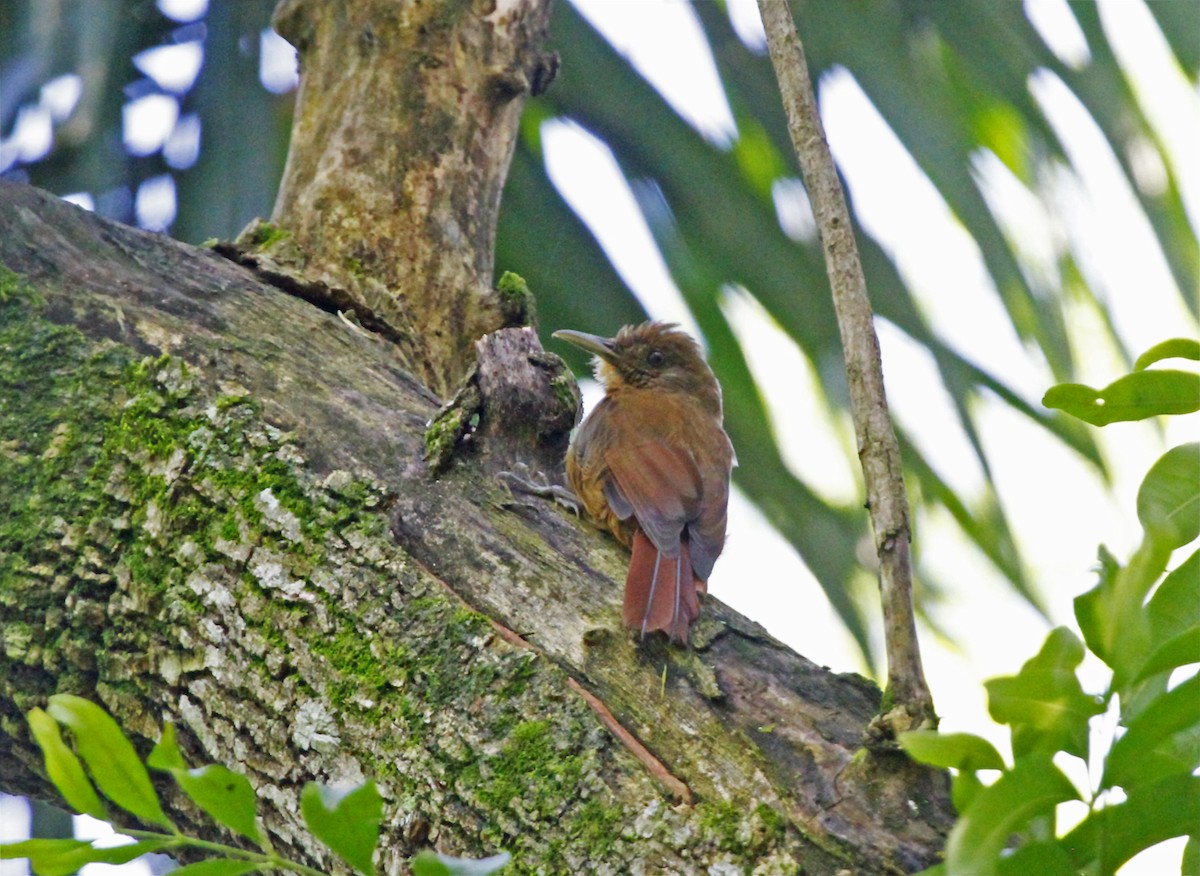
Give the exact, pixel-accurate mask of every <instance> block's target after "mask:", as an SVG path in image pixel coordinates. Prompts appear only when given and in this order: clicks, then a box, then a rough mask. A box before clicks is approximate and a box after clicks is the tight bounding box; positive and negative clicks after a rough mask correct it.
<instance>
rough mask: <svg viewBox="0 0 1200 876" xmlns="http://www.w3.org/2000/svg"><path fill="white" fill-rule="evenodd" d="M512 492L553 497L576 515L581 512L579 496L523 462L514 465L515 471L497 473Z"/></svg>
mask: <svg viewBox="0 0 1200 876" xmlns="http://www.w3.org/2000/svg"><path fill="white" fill-rule="evenodd" d="M496 477H498V478H499V479H500V481H501V482H502V483H503V484H504V485H505V486H507V487H508V488H509V490H510V491H512V492H521V493H525V494H527V495H530V496H537V497H538V498H540V499H552V500H553V501H554V504H556V505H560V506H561V507H563V508H566V509H567V510H568V511H570V512H571V513H572V514H574V515H575V516H576V517H578V516H579V514H580V509H581V507H582V506H581V505H580V503H579V497H578V496H576V495H575V494H574V493H572V492H571V491H570V490H568V489H567V488H566V487H564V486H562V485H561V484H552V483H550V479H549V478H547V477H546V475H545V474H543V473H542V472H540V471H533V470H531V469H530V468H529V466H528V465H526V464H525V463H523V462H518V463H516V464H515V465H514V466H513V471H502V472H500V473H499V474H498V475H496Z"/></svg>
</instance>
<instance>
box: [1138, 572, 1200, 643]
mask: <svg viewBox="0 0 1200 876" xmlns="http://www.w3.org/2000/svg"><path fill="white" fill-rule="evenodd" d="M1146 615H1147V619H1148V620H1149V623H1150V631H1151V633H1152V634H1153V636H1154V638H1155V639H1156V640H1157V641H1160V642H1161V641H1164V640H1166V639H1173V638H1174V637H1175V636H1178V635H1179V634H1181V633H1183V632H1186V631H1187V630H1188V629H1190V628H1191V627H1194V626H1195V625H1196V624H1197V623H1198V622H1200V620H1198V619H1200V550H1198V551H1193V552H1192V555H1191V556H1190V557H1188V558H1187V559H1186V560H1184V561H1183V562H1182V563H1180V564H1179V566H1178V567H1176V568H1175V569H1172V570H1171V572H1169V573H1168V574H1167V577H1165V578H1164V579H1163V582H1162V584H1160V585H1159V586H1158V589H1157V590H1155V591H1154V595H1153V596H1151V597H1150V601H1149V602H1147V603H1146Z"/></svg>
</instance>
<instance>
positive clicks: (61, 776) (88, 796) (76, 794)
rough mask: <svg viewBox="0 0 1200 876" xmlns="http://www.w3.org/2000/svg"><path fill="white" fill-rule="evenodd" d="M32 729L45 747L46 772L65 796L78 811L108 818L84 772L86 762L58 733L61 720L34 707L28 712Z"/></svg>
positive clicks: (41, 746)
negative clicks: (81, 761)
mask: <svg viewBox="0 0 1200 876" xmlns="http://www.w3.org/2000/svg"><path fill="white" fill-rule="evenodd" d="M28 720H29V730H30V732H32V733H33V738H34V740H36V741H37V744H38V747H39V748H41V749H42V757H43V758H44V760H45V764H46V775H47V776H49V777H50V781H51V782H53V783H54V787H56V788H58V792H59V793H60V794H62V796H63V799H64V800H66V801H67V804H68V805H69V806H70V807H71V808H72V809H74V810H75V811H76V812H80V813H83V814H84V815H90V816H92V817H93V818H99V819H104V820H107V818H108V813H107V812H106V811H105V809H104V804H103V803H102V802H100V797H99V796H97V794H96V789H95V788H93V787H92V783H91V781H89V780H88V777H87V775H86V774H85V773H84V771H83V764H81V763H80V762H79V758H77V757H76V756H75V752H73V751H71V749H70V748H68V747H67V745H66V743H65V742H63V740H62V735H61V734H60V733H59V732H58V723H57V722H56V721H55V720H54V719H53V718H51V717H50V716H49V715H47V714H46V713H45V712H43V711H42V710H41V709H32V710H30V712H29V715H28Z"/></svg>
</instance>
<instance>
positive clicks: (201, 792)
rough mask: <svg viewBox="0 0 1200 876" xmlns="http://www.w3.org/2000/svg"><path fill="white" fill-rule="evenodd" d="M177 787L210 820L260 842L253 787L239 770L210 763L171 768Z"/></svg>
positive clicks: (261, 839)
mask: <svg viewBox="0 0 1200 876" xmlns="http://www.w3.org/2000/svg"><path fill="white" fill-rule="evenodd" d="M171 774H172V775H173V776H174V777H175V781H177V782H178V783H179V787H181V788H182V789H183V790H184V793H186V794H187V795H188V796H189V797H191V798H192V800H193V801H194V802H195V803H196V805H197V806H199V807H200V808H201V809H203V810H204V811H205V812H207V813H208V814H209V815H211V816H212V817H213V819H214V820H216V821H218V822H220V823H221V824H223V825H225V826H226V827H228V828H229V829H230V830H233V831H236V832H237V833H240V834H241V835H242V836H244V837H246V838H247V839H251V840H254V842H256V843H259V844H260V845H261V844H262V842H263V836H262V834H261V833H260V832H259V830H258V824H257V823H256V822H255V815H256V809H255V803H256V798H255V796H254V789H253V788H252V787H251V786H250V781H249V780H248V779H247V778H246V777H245V776H243V775H242V774H241V773H235V772H234V771H233V770H231V769H229V768H227V767H224V766H222V765H221V764H210V765H209V766H206V767H200V768H198V769H193V770H172V772H171Z"/></svg>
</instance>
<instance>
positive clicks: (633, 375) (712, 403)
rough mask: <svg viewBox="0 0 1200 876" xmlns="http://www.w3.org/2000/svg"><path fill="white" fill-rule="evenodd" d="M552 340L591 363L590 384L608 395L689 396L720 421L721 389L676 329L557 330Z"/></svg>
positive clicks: (658, 325) (650, 325) (651, 325)
mask: <svg viewBox="0 0 1200 876" xmlns="http://www.w3.org/2000/svg"><path fill="white" fill-rule="evenodd" d="M553 337H556V338H559V339H560V340H563V341H567V342H568V343H571V344H574V345H575V346H576V347H579V348H581V349H584V350H587V351H588V352H589V353H592V354H594V355H595V357H596V379H597V380H599V381H600V382H601V383H602V384H604V388H605V391H606V392H607V393H609V394H611V393H613V392H619V391H621V390H622V389H624V388H625V387H629V388H631V389H646V390H659V391H662V392H678V393H683V394H686V395H690V396H692V397H693V398H695V399H697V400H698V401H700V403H701V404H702V405H703V406H704V408H705V409H706V410H709V411H711V412H712V413H713V415H714V416H717V417H720V416H721V387H720V385H719V384H718V383H717V378H716V377H715V376H713V373H712V369H711V368H709V367H708V363H707V362H705V361H704V354H703V353H702V352H701V350H700V345H699V344H697V343H696V342H695V340H693V339H692V337H691V336H690V335H688V334H687V333H686V332H684V331H682V330H681V329H680V328H679V327H678V326H676V325H673V324H670V323H663V322H643V323H641V324H640V325H627V326H625V327H624V328H622V329H621V330H620V331H619V332H617V334H616V336H615V337H611V338H602V337H600V336H598V335H589V334H585V333H584V332H576V331H569V330H566V329H564V330H561V331H557V332H555V333H554V335H553Z"/></svg>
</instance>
